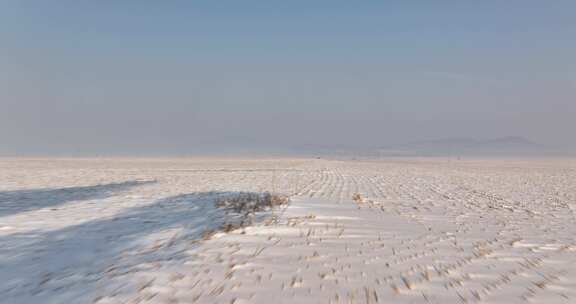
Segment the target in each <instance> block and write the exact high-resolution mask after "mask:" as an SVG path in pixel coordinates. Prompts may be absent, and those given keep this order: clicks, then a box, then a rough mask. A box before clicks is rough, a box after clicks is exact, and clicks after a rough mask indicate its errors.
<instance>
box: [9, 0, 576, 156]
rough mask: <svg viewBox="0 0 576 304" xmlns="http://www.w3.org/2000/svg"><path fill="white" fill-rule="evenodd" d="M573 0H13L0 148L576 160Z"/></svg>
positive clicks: (27, 152) (21, 150) (53, 152)
mask: <svg viewBox="0 0 576 304" xmlns="http://www.w3.org/2000/svg"><path fill="white" fill-rule="evenodd" d="M575 11H576V3H575V2H574V1H564V0H559V1H554V2H544V1H533V0H528V1H519V0H512V1H506V2H503V1H495V0H488V1H475V2H457V1H429V2H424V1H419V2H418V3H416V2H410V3H409V2H406V1H397V2H395V3H381V2H379V1H363V2H362V3H352V2H347V1H300V0H297V1H289V2H277V1H242V2H238V1H236V2H234V1H219V2H214V1H170V2H169V3H167V2H157V1H134V0H122V1H71V0H62V1H50V2H46V1H29V0H7V1H3V2H2V3H1V4H0V19H1V20H2V21H3V26H2V27H0V46H1V47H0V68H1V70H2V72H1V73H0V107H1V109H2V110H1V111H0V138H1V139H2V144H1V145H0V155H32V154H42V155H44V154H45V155H63V154H71V155H76V154H79V155H96V154H111V155H113V154H122V155H130V154H135V155H148V154H150V155H152V154H154V155H157V154H194V153H211V152H222V151H240V152H250V151H256V152H257V151H266V152H269V151H273V152H275V151H286V150H289V149H291V148H293V147H296V146H302V145H325V146H331V145H345V146H357V147H365V148H372V147H382V146H386V145H389V144H401V143H410V142H420V141H428V140H438V139H445V138H472V139H478V140H489V139H494V138H501V137H507V136H521V137H525V138H528V139H530V140H532V141H534V142H536V143H538V144H542V145H544V146H547V147H552V148H554V149H556V150H558V151H576V139H575V137H574V135H573V132H574V130H576V120H575V119H574V117H576V72H575V71H576V60H574V54H576V39H574V37H576V18H574V12H575Z"/></svg>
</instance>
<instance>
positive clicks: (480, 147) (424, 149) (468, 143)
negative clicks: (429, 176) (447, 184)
mask: <svg viewBox="0 0 576 304" xmlns="http://www.w3.org/2000/svg"><path fill="white" fill-rule="evenodd" d="M377 151H378V153H379V154H381V155H382V154H383V155H422V156H428V155H430V156H456V155H535V154H542V153H545V152H546V149H545V148H544V147H543V146H542V145H539V144H537V143H535V142H533V141H531V140H529V139H527V138H524V137H522V136H506V137H499V138H493V139H483V140H479V139H474V138H468V137H455V138H445V139H438V140H427V141H417V142H409V143H405V144H397V145H388V146H383V147H381V148H378V149H377Z"/></svg>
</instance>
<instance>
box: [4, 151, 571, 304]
mask: <svg viewBox="0 0 576 304" xmlns="http://www.w3.org/2000/svg"><path fill="white" fill-rule="evenodd" d="M238 191H246V192H262V191H272V192H281V193H285V194H289V195H292V196H293V202H292V204H291V205H290V206H289V207H288V208H286V209H283V210H278V211H277V212H279V213H278V214H277V216H278V218H279V221H278V222H275V223H272V222H268V221H267V222H265V223H261V224H259V225H256V226H253V227H249V228H246V229H242V230H236V231H233V232H232V233H229V234H223V233H220V234H217V235H215V236H213V237H212V238H211V239H210V240H200V239H201V235H202V232H203V231H206V230H207V229H210V228H213V227H215V226H218V225H219V224H220V223H221V220H222V218H221V213H220V212H219V211H218V210H216V209H215V208H214V207H213V201H214V199H215V198H217V197H219V196H222V195H228V194H230V193H235V192H238ZM355 193H360V194H361V195H362V197H363V199H362V201H358V202H354V201H352V197H353V195H354V194H355ZM574 208H576V162H575V161H574V160H566V159H565V160H475V161H471V160H470V161H469V160H466V161H456V160H443V159H422V160H400V159H398V160H387V161H370V162H369V161H362V162H361V161H331V160H316V159H314V160H305V159H266V160H258V159H216V158H214V159H208V158H206V159H198V158H195V159H85V160H77V159H76V160H63V159H38V160H30V159H26V160H25V159H2V160H0V302H2V303H64V302H68V303H100V304H104V303H195V302H198V303H270V302H276V303H459V302H462V303H465V302H468V303H524V302H528V303H575V302H576V217H575V214H574Z"/></svg>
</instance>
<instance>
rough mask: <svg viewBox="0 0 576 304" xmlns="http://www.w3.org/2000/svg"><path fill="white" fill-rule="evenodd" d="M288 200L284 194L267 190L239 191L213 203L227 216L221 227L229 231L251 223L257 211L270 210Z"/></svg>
mask: <svg viewBox="0 0 576 304" xmlns="http://www.w3.org/2000/svg"><path fill="white" fill-rule="evenodd" d="M289 202H290V198H289V197H288V196H286V195H280V194H273V193H269V192H264V193H251V192H250V193H249V192H241V193H238V194H234V195H230V196H225V197H221V198H219V199H217V200H216V203H215V204H216V207H217V208H220V209H223V210H224V211H225V212H226V215H227V218H226V221H225V223H224V224H223V225H222V227H221V228H222V230H223V231H225V232H229V231H232V230H234V229H237V228H241V227H244V226H246V225H248V224H250V223H252V219H253V217H254V215H255V214H256V213H257V212H262V211H267V210H272V209H274V208H276V207H279V206H282V205H286V204H288V203H289Z"/></svg>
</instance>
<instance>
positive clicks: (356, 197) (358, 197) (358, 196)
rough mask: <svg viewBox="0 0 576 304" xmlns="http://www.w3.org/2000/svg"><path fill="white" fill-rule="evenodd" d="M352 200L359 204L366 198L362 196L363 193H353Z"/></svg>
mask: <svg viewBox="0 0 576 304" xmlns="http://www.w3.org/2000/svg"><path fill="white" fill-rule="evenodd" d="M352 200H353V201H355V202H356V203H358V204H359V203H362V202H363V201H364V199H363V198H362V194H360V193H354V195H352Z"/></svg>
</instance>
